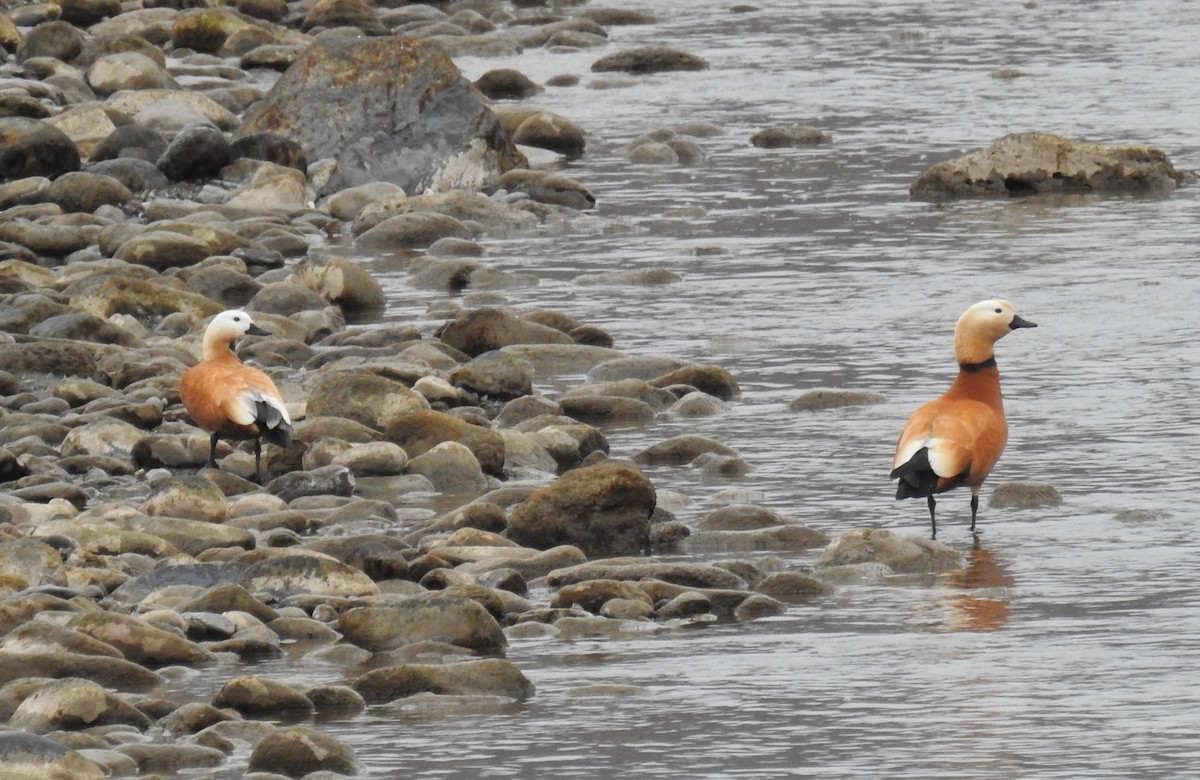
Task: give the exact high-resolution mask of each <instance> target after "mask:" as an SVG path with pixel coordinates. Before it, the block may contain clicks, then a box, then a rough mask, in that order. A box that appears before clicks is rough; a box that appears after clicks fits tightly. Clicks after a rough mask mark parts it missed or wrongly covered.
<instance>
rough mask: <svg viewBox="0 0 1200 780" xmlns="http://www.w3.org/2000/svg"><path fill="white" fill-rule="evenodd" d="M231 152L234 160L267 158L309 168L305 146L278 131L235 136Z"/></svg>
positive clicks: (280, 163)
mask: <svg viewBox="0 0 1200 780" xmlns="http://www.w3.org/2000/svg"><path fill="white" fill-rule="evenodd" d="M230 153H231V156H232V158H233V159H234V160H238V159H242V158H248V159H251V160H266V161H267V162H272V163H275V164H276V165H284V166H287V167H289V168H297V169H299V170H301V171H303V170H306V169H307V168H308V160H307V158H306V157H305V155H304V147H302V146H301V145H300V144H298V143H296V142H295V141H293V140H292V139H290V138H285V137H284V136H282V135H279V134H277V133H268V132H263V133H251V134H250V135H244V136H241V137H239V138H235V139H234V141H233V143H232V144H231V146H230Z"/></svg>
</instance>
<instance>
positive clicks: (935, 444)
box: [891, 300, 1037, 538]
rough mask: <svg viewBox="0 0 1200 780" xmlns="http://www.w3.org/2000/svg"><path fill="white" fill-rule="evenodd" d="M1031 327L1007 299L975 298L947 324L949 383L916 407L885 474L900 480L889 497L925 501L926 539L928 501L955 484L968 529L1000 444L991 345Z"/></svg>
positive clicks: (1003, 427) (1003, 431)
mask: <svg viewBox="0 0 1200 780" xmlns="http://www.w3.org/2000/svg"><path fill="white" fill-rule="evenodd" d="M1036 327H1037V325H1035V324H1034V323H1032V322H1029V321H1028V320H1025V319H1022V318H1021V317H1019V316H1018V315H1017V313H1016V312H1015V311H1013V306H1012V304H1011V303H1009V302H1008V301H1000V300H992V301H981V302H979V303H977V304H975V305H974V306H972V307H971V308H969V309H967V310H966V312H964V313H963V315H962V316H961V317H959V319H958V324H957V325H955V327H954V355H955V357H956V358H957V359H958V376H957V377H956V378H955V380H954V384H952V385H951V386H950V389H949V390H947V391H946V392H945V393H944V394H943V395H942V397H941V398H938V399H937V400H934V401H930V402H929V403H927V404H925V405H924V406H922V407H921V408H919V409H917V411H916V412H914V413H913V415H912V417H910V418H909V420H908V424H907V425H905V426H904V432H903V433H901V434H900V441H899V443H898V444H897V445H896V457H895V459H894V460H893V461H892V473H891V478H892V479H899V480H900V483H899V485H898V486H897V488H896V498H897V499H900V498H920V497H925V498H926V499H927V500H928V503H929V523H930V525H931V527H932V535H933V538H937V520H936V519H935V517H934V506H935V505H936V502H935V501H934V498H933V497H934V495H935V494H937V493H944V492H946V491H947V490H953V489H954V488H956V487H958V486H959V485H968V486H970V488H971V531H972V532H974V531H975V516H976V514H977V513H978V512H979V488H980V486H981V485H983V481H984V480H985V479H986V478H987V475H988V473H989V472H991V470H992V467H994V466H995V465H996V461H998V460H999V459H1000V453H1002V452H1004V444H1005V442H1007V441H1008V423H1007V422H1005V420H1004V403H1003V400H1002V399H1001V396H1000V371H999V370H998V369H997V368H996V356H995V354H994V352H993V348H994V347H995V344H996V342H997V341H999V340H1000V339H1002V338H1004V337H1005V336H1006V335H1008V333H1010V332H1011V331H1013V330H1016V329H1018V328H1036Z"/></svg>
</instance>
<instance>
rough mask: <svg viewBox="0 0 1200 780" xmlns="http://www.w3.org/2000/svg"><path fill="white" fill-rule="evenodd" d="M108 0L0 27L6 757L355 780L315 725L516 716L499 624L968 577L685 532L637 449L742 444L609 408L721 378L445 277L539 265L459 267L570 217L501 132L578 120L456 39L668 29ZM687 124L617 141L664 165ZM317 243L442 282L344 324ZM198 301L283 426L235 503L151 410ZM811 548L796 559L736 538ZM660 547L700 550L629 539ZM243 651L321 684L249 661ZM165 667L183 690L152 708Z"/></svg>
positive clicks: (591, 36) (947, 563)
mask: <svg viewBox="0 0 1200 780" xmlns="http://www.w3.org/2000/svg"><path fill="white" fill-rule="evenodd" d="M132 5H133V4H130V5H129V6H127V5H121V4H119V3H116V2H115V0H99V1H94V0H80V1H79V2H74V1H73V0H72V1H70V2H63V3H61V4H59V5H41V4H37V5H26V6H19V7H16V8H13V9H10V10H9V13H7V14H0V44H2V45H3V46H4V48H5V49H6V51H7V52H9V55H8V57H7V59H6V61H5V64H4V66H3V69H2V70H0V87H2V88H3V93H2V94H3V98H2V105H3V108H4V114H5V115H6V116H5V117H4V118H0V178H3V182H2V183H0V209H3V211H2V212H0V258H3V259H2V260H0V330H2V331H3V334H4V336H3V339H2V341H3V343H0V408H2V416H0V487H3V488H4V491H5V493H4V495H3V497H0V539H2V540H3V545H2V547H0V596H2V597H3V598H2V600H0V660H2V663H0V684H2V687H0V711H2V712H3V715H2V717H0V721H3V722H4V723H5V724H6V730H5V731H3V732H0V774H5V773H7V775H10V776H21V775H20V773H22V772H24V773H26V775H27V776H39V777H64V778H66V777H69V778H88V777H97V778H99V777H104V776H129V777H133V776H139V775H142V776H144V775H172V774H177V773H180V772H183V773H189V774H190V775H192V776H195V775H196V774H198V773H201V772H203V771H204V770H205V768H209V767H212V768H220V769H221V770H223V771H231V770H233V771H236V770H238V769H240V768H243V767H242V765H241V764H240V763H236V762H242V761H244V762H245V765H244V769H245V771H246V772H248V773H258V774H254V775H248V776H258V777H268V776H288V777H300V776H304V775H306V774H312V773H320V772H327V773H338V774H354V773H355V772H356V771H358V768H359V766H360V764H359V757H356V756H355V755H354V753H353V751H352V750H351V749H350V748H349V747H348V746H346V745H344V744H341V743H339V742H338V741H336V740H334V739H332V738H330V737H329V736H327V735H325V734H323V733H322V732H321V731H320V722H321V720H322V719H325V718H340V717H353V715H354V713H356V712H359V711H361V710H363V709H364V708H366V707H373V708H380V709H383V710H388V709H391V710H395V711H396V712H397V713H398V714H400V713H409V714H411V713H413V712H417V713H427V714H435V715H436V714H442V715H445V716H450V717H452V716H454V715H455V714H456V713H477V712H496V711H505V709H506V708H511V707H516V706H519V704H520V702H521V701H524V700H526V699H527V698H529V697H530V696H534V695H536V690H537V684H538V681H537V679H536V678H535V677H533V676H531V675H529V674H526V673H525V672H524V671H523V670H521V669H519V668H518V667H517V666H516V665H514V664H513V663H511V662H510V661H509V660H507V654H508V650H509V648H510V647H511V646H512V645H513V644H514V643H519V642H521V641H523V640H526V639H530V638H542V637H563V638H573V637H581V636H597V637H603V636H615V635H621V634H623V633H627V632H637V631H645V630H673V629H675V628H678V627H682V626H688V625H697V624H703V623H707V622H710V621H714V620H720V621H750V620H754V619H757V618H761V617H764V616H770V615H775V614H779V613H780V612H781V611H783V610H785V609H786V608H787V605H788V604H789V603H794V602H803V601H806V600H809V599H813V598H820V597H821V596H822V595H824V594H826V593H828V592H829V591H830V590H831V589H832V588H833V587H835V586H836V585H838V584H839V583H845V582H847V581H861V580H872V579H875V578H879V577H883V576H886V575H888V574H891V573H894V572H902V573H913V572H918V573H920V572H939V571H947V570H951V569H954V568H955V567H957V566H960V565H961V564H962V561H961V560H960V558H959V556H958V555H957V554H955V553H954V552H953V551H951V550H950V549H949V548H946V547H945V546H943V545H941V544H938V543H935V542H929V541H925V540H913V539H900V538H897V537H896V536H894V535H893V534H890V533H889V532H886V531H857V532H852V533H851V534H847V535H846V536H844V537H842V538H840V539H838V540H836V541H835V542H834V543H833V544H830V540H829V539H827V538H826V537H825V536H824V535H823V534H821V533H820V532H818V531H815V530H813V529H811V528H807V527H805V526H804V525H802V524H800V523H797V522H795V521H793V520H792V519H790V518H787V517H783V516H780V515H779V514H777V513H775V512H771V511H768V510H766V509H763V508H761V507H756V506H750V505H735V506H730V507H726V508H723V509H721V510H718V511H716V512H713V513H711V514H710V515H708V516H707V517H705V518H703V519H702V520H701V521H700V522H699V523H698V524H696V525H695V526H689V525H687V524H685V523H683V522H681V521H679V520H678V519H677V518H675V517H673V516H671V514H670V513H669V512H668V511H665V510H664V509H663V508H662V507H661V506H659V502H658V500H657V499H658V497H657V494H656V490H655V486H654V484H653V482H652V481H651V480H650V479H649V478H648V477H647V475H646V473H645V471H644V470H643V469H644V467H646V466H647V465H648V464H655V465H657V464H664V463H667V464H680V465H685V464H686V465H691V466H693V467H696V468H699V469H704V470H708V471H711V472H713V473H719V474H725V475H729V474H737V473H739V471H741V470H744V469H745V468H746V464H745V463H744V462H742V460H741V458H740V457H739V456H738V454H737V452H736V451H734V450H732V449H731V448H729V447H727V446H725V445H724V444H722V443H721V442H717V441H713V440H711V439H707V438H704V437H700V436H680V437H674V438H669V439H666V440H664V441H662V442H659V443H657V444H655V445H654V446H651V447H647V448H646V449H645V450H644V451H642V452H640V453H637V454H636V455H635V456H634V457H633V458H632V459H631V461H624V460H617V459H610V458H608V457H607V455H608V451H609V444H608V439H607V434H606V430H608V429H610V428H611V427H612V426H615V425H621V424H628V423H630V422H643V423H645V422H649V421H652V420H655V419H658V418H660V417H664V416H665V417H668V418H691V417H697V416H702V415H712V414H720V413H722V411H723V409H724V408H725V407H726V405H727V404H728V403H730V402H736V399H737V397H738V395H739V387H738V384H737V380H736V378H735V377H733V376H731V375H730V373H729V372H728V371H726V370H724V369H723V368H721V367H720V366H713V365H700V364H696V363H693V362H691V361H688V360H685V359H662V358H645V357H640V356H636V355H630V354H626V353H625V352H623V351H622V350H621V345H620V344H619V343H616V342H615V340H614V339H613V338H612V336H611V335H610V334H608V333H606V332H605V331H604V330H603V329H601V328H598V327H596V326H595V325H592V324H589V323H586V322H580V321H577V320H576V319H574V318H572V317H571V316H569V315H568V314H566V313H564V312H560V311H556V310H553V309H540V310H534V311H519V312H518V311H510V310H508V309H505V308H503V307H499V306H495V307H478V308H465V307H464V306H462V305H461V303H459V302H458V301H457V300H455V299H454V298H453V297H452V296H451V294H452V293H455V292H458V291H461V290H463V289H470V288H472V287H473V286H487V287H492V288H495V287H503V286H504V285H508V284H527V283H529V282H530V281H535V280H530V279H527V278H524V277H522V276H520V275H517V274H512V273H508V272H505V271H502V270H500V269H497V268H493V267H491V266H489V265H488V263H487V261H486V259H485V258H486V252H485V247H486V244H487V241H488V238H489V237H490V236H495V235H505V234H507V233H510V232H512V231H522V230H534V229H536V228H537V227H538V226H539V225H541V224H544V223H545V222H547V221H551V220H554V221H562V222H565V223H569V222H570V221H571V220H573V219H575V218H577V217H578V216H579V214H580V213H581V212H582V211H585V210H587V209H590V208H591V207H593V206H594V205H595V202H596V199H595V197H594V196H593V194H592V193H591V192H590V191H588V189H587V187H586V184H585V183H579V182H575V181H572V180H570V179H567V178H564V177H561V176H558V175H555V174H552V173H549V172H546V171H544V170H538V169H532V168H529V167H527V166H528V154H529V153H532V150H541V151H542V152H547V153H553V154H561V155H566V156H571V155H579V154H582V153H585V150H586V140H587V139H586V134H585V133H584V132H583V131H582V130H581V129H580V128H579V127H577V126H575V125H574V123H572V122H571V121H570V120H569V119H567V118H564V117H560V116H557V115H555V114H553V113H552V112H547V111H541V110H536V109H526V108H514V107H513V106H511V104H509V105H506V106H505V107H497V106H494V105H492V104H490V103H489V102H488V100H487V97H492V98H501V97H509V98H511V97H517V96H519V97H530V96H534V95H536V94H537V92H538V91H539V90H540V89H542V88H543V87H541V86H539V85H535V84H532V83H527V82H528V79H523V77H522V76H521V74H519V73H515V72H497V73H493V74H488V75H487V76H485V77H483V78H480V79H479V80H478V82H477V84H475V85H472V84H470V83H468V82H467V81H466V80H465V79H463V78H462V77H461V76H460V75H459V74H458V72H457V69H456V68H455V67H454V65H453V62H452V60H451V58H452V57H453V56H454V55H456V54H463V53H473V54H481V53H482V54H486V53H489V52H501V53H513V52H518V51H520V50H522V49H523V48H531V47H574V48H593V47H594V48H596V49H598V52H597V57H596V65H595V67H594V70H595V72H596V73H602V74H608V73H616V74H618V76H611V78H618V77H632V76H635V75H637V74H642V73H652V72H662V71H669V70H689V69H697V68H703V67H706V63H704V62H703V60H700V59H699V58H696V57H694V56H693V55H690V54H687V53H686V52H679V51H675V50H673V49H669V48H662V47H656V48H649V49H635V50H628V51H624V52H616V53H613V52H610V51H604V52H603V55H604V56H602V53H601V51H599V50H601V49H605V48H606V47H608V45H609V44H608V28H610V27H612V26H613V25H619V24H637V23H644V22H647V21H650V20H651V19H652V17H650V16H649V15H648V14H637V13H630V12H622V11H615V10H607V9H598V8H593V9H588V8H586V7H583V6H579V7H571V8H568V9H566V10H564V11H555V12H553V13H551V12H550V11H549V10H548V9H546V8H535V9H529V8H526V7H525V6H526V5H528V4H526V3H518V4H510V3H497V2H479V3H470V4H456V5H455V6H454V7H453V8H449V7H447V8H443V7H441V6H437V5H404V6H401V7H397V8H388V7H383V6H378V5H372V4H368V3H365V2H355V1H354V0H316V2H296V3H291V4H285V3H283V2H282V0H280V1H279V2H275V3H272V2H269V0H247V1H246V2H239V3H236V4H235V5H234V7H230V8H213V9H188V10H180V9H176V8H171V7H145V8H143V7H130V6H132ZM395 36H402V37H395ZM609 55H611V56H609ZM285 71H286V73H285V75H283V76H282V77H280V76H279V74H280V73H283V72H285ZM622 74H623V75H622ZM569 81H570V80H569V78H567V77H564V78H563V79H561V80H559V82H560V83H563V84H566V83H569ZM785 131H786V132H785ZM701 132H702V131H701V130H700V129H698V130H697V135H695V136H693V135H689V134H683V133H675V132H672V131H664V132H662V133H659V134H656V135H655V136H654V137H651V138H647V139H644V142H641V143H638V144H637V145H636V146H631V156H635V157H638V159H642V160H645V161H653V162H659V163H669V164H686V163H687V162H689V161H691V162H695V161H697V160H699V159H702V157H703V153H702V152H701V151H699V147H698V145H697V144H696V142H695V141H694V140H692V139H693V138H695V137H699V134H700V133H701ZM780 139H782V140H780ZM827 140H828V138H827V137H826V136H824V135H822V134H820V133H819V131H812V129H811V128H799V129H797V128H784V130H783V131H779V132H776V133H774V134H773V135H771V137H770V138H767V139H760V140H759V141H758V142H756V143H759V145H761V146H766V147H770V146H774V145H778V144H781V143H783V144H786V143H820V142H824V141H827ZM339 248H342V249H346V250H348V251H346V252H344V254H347V255H348V254H351V252H350V251H349V250H351V249H352V250H354V251H355V252H361V253H380V254H382V253H393V254H395V255H397V256H398V257H402V258H403V262H404V263H405V267H406V268H407V271H408V278H409V280H410V282H411V284H413V285H414V286H418V287H422V288H425V289H437V290H444V291H446V293H447V297H446V301H445V303H444V305H442V306H441V307H440V309H439V311H441V312H442V313H443V314H444V324H443V325H442V326H441V327H440V328H439V329H438V331H437V333H436V334H434V335H432V336H431V335H429V334H426V333H422V332H420V331H419V330H418V329H416V328H415V327H412V326H408V325H403V324H389V325H386V326H383V325H365V324H359V323H370V322H372V321H374V320H376V319H378V316H379V315H380V314H381V313H382V312H384V311H386V309H387V306H388V300H387V296H386V295H385V293H384V290H383V288H382V286H381V285H380V284H379V282H378V281H377V280H376V279H374V278H373V277H372V276H371V274H370V273H368V272H367V271H366V270H364V269H363V268H362V267H361V265H359V264H358V263H356V262H354V261H353V260H352V259H348V258H347V257H343V256H338V249H339ZM614 273H617V271H614ZM664 273H665V272H664ZM654 281H655V279H654V277H652V276H651V277H647V276H646V275H645V274H644V273H643V274H642V275H640V276H639V275H636V274H634V275H630V276H628V277H627V282H628V283H634V284H636V283H653V282H654ZM232 307H243V308H246V309H247V310H249V311H252V312H253V313H254V317H255V320H256V322H258V323H259V324H260V325H262V326H263V327H265V328H266V329H267V330H269V331H270V332H271V333H272V335H271V336H268V337H260V338H249V339H246V340H245V342H244V343H243V344H242V345H241V348H240V354H241V357H242V358H243V359H244V360H247V361H253V362H254V363H256V364H257V365H259V366H262V367H263V368H264V369H265V370H266V371H268V372H269V373H270V374H271V375H272V376H273V377H274V378H275V380H276V382H277V383H278V384H279V386H280V388H281V390H282V391H283V395H284V396H285V398H286V400H287V401H288V404H289V407H290V409H291V411H292V417H293V419H294V420H295V421H296V437H295V438H296V443H295V444H294V445H293V446H292V447H289V448H286V449H284V448H279V447H274V446H269V447H267V449H266V452H265V458H264V480H263V481H264V483H265V484H263V485H262V486H259V485H257V484H255V483H253V482H250V481H249V480H248V479H247V477H248V476H249V475H250V474H251V472H252V471H253V467H254V462H253V455H252V454H251V453H250V451H249V450H247V449H242V448H237V449H235V448H232V447H230V446H229V444H228V443H222V444H221V446H220V448H219V450H218V458H219V469H216V470H212V469H203V468H202V467H203V465H204V463H205V461H206V459H207V456H208V436H207V434H205V433H204V432H203V431H201V430H200V429H199V428H197V427H195V425H194V424H193V423H192V421H191V420H189V419H188V418H187V416H186V415H185V414H184V412H183V409H182V407H181V405H180V403H179V395H178V383H179V377H180V375H181V374H182V373H183V371H184V370H185V369H186V368H187V367H188V366H190V365H192V364H193V363H195V361H196V360H197V358H198V351H199V340H200V336H201V334H202V333H203V330H204V327H205V325H206V323H207V321H208V320H209V319H210V318H211V317H212V316H213V315H214V314H216V313H218V312H220V311H221V310H223V309H227V308H232ZM577 376H585V377H586V379H584V380H580V381H578V382H577V383H576V384H575V385H574V386H573V387H571V388H570V389H569V390H568V391H566V392H565V393H563V394H562V395H561V396H558V397H548V396H546V395H544V394H539V393H538V392H536V391H535V381H536V380H539V379H544V378H547V377H577ZM878 400H880V398H879V397H878V396H874V395H859V396H856V395H853V394H836V393H833V394H829V393H826V394H823V395H820V396H819V397H809V398H806V399H798V403H797V406H796V408H797V409H803V410H813V409H823V408H828V407H830V406H838V405H844V404H858V403H874V402H877V401H878ZM826 545H829V546H828V547H827V549H826V550H825V553H824V554H823V555H822V557H821V558H820V559H819V561H818V563H817V564H816V565H815V567H814V569H813V570H811V571H808V570H806V571H799V570H788V569H786V568H784V567H783V566H781V565H778V563H771V562H770V561H767V562H764V561H762V560H757V561H756V560H752V559H750V557H749V556H747V555H746V553H748V552H750V551H763V550H775V551H783V552H796V551H803V550H814V553H813V555H814V557H815V555H816V553H815V550H817V549H820V548H822V547H825V546H826ZM690 549H695V550H705V551H708V552H717V553H719V556H718V557H719V558H720V559H719V560H718V561H717V562H715V563H714V562H697V561H695V560H689V559H688V558H686V557H683V558H681V557H679V556H678V555H671V556H665V555H663V553H678V552H680V551H685V552H686V551H687V550H690ZM710 557H711V556H710ZM274 658H288V659H294V660H295V662H296V663H303V662H304V661H305V660H306V659H320V660H321V661H322V662H325V663H329V664H333V665H336V666H337V667H338V668H340V669H341V670H343V679H342V680H341V681H340V683H338V684H321V685H316V686H311V685H298V684H296V683H294V682H288V681H285V680H280V679H276V678H275V677H274V676H272V675H268V674H256V673H254V669H253V664H254V663H255V662H257V661H262V660H266V659H274ZM248 672H249V673H248ZM192 676H199V677H201V678H202V679H203V680H205V681H206V686H207V688H208V695H207V697H204V698H202V699H200V700H177V699H175V698H172V697H171V696H168V695H164V694H163V693H162V691H163V689H164V688H167V687H169V684H170V683H171V682H172V681H173V680H178V679H180V678H183V677H192ZM193 687H195V684H194V683H193ZM316 776H320V775H319V774H318V775H316Z"/></svg>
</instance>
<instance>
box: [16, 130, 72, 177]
mask: <svg viewBox="0 0 1200 780" xmlns="http://www.w3.org/2000/svg"><path fill="white" fill-rule="evenodd" d="M77 170H79V150H78V149H76V148H75V142H74V141H72V140H71V139H70V138H68V137H67V135H66V134H65V133H64V132H63V131H61V130H59V129H58V128H57V127H54V126H53V125H48V124H46V123H45V122H42V121H41V120H38V119H29V118H27V117H21V116H12V117H2V118H0V179H21V178H24V177H26V176H49V177H55V176H60V175H62V174H64V173H69V172H71V171H77Z"/></svg>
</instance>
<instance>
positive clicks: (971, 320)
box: [954, 299, 1037, 363]
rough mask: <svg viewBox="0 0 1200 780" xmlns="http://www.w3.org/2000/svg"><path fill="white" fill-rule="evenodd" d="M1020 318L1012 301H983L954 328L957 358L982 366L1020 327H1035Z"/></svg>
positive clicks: (965, 313)
mask: <svg viewBox="0 0 1200 780" xmlns="http://www.w3.org/2000/svg"><path fill="white" fill-rule="evenodd" d="M1035 327H1037V326H1036V325H1034V324H1033V323H1032V322H1029V321H1028V320H1024V319H1022V318H1021V317H1019V316H1018V315H1017V312H1016V311H1015V310H1014V309H1013V305H1012V304H1011V303H1009V302H1008V301H1002V300H998V299H997V300H989V301H980V302H979V303H977V304H975V305H974V306H972V307H971V308H969V309H967V310H966V311H965V312H963V315H962V316H961V317H959V318H958V324H957V325H955V326H954V355H955V357H957V358H958V362H959V363H982V362H983V361H985V360H987V359H988V358H990V357H992V356H993V352H992V346H993V345H994V344H995V343H996V342H997V341H999V340H1000V339H1002V338H1004V337H1005V336H1007V335H1008V334H1009V333H1010V332H1011V331H1013V330H1016V329H1017V328H1035Z"/></svg>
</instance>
